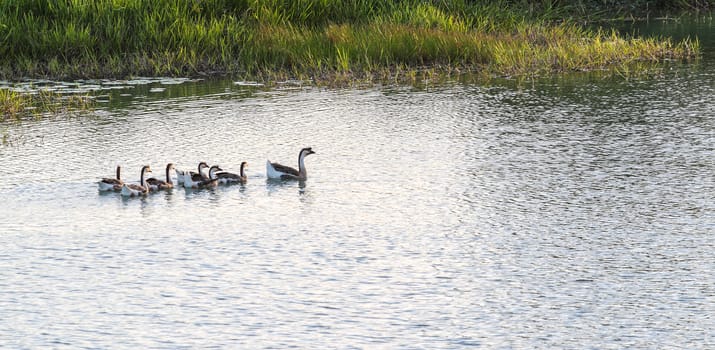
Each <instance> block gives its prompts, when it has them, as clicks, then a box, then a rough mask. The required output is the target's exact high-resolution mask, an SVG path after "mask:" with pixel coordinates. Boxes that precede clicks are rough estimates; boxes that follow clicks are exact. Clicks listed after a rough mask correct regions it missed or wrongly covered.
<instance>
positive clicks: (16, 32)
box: [0, 0, 699, 80]
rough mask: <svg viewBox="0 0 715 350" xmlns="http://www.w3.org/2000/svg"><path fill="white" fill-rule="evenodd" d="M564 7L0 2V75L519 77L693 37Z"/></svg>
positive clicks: (668, 54)
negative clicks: (636, 29) (608, 28)
mask: <svg viewBox="0 0 715 350" xmlns="http://www.w3.org/2000/svg"><path fill="white" fill-rule="evenodd" d="M683 1H685V0H683ZM604 3H605V2H604ZM577 4H579V3H578V2H577ZM572 6H574V5H573V4H572V3H571V2H560V1H556V0H553V1H548V0H542V1H468V0H451V1H450V0H440V1H437V0H435V1H418V0H403V1H389V0H387V1H379V0H355V1H338V0H242V1H241V0H190V1H178V0H96V1H91V0H61V1H55V0H5V1H2V2H0V57H3V58H4V59H3V63H2V65H0V78H4V79H18V78H25V77H50V78H54V79H68V78H123V77H128V76H198V75H232V76H239V77H245V78H250V79H261V80H270V79H274V78H278V77H299V78H301V77H302V78H312V79H333V78H335V77H344V78H346V79H352V78H354V77H363V78H364V77H377V76H389V77H392V76H393V75H394V74H400V73H401V72H403V71H405V70H407V71H412V72H413V73H411V74H414V72H416V71H428V72H435V71H443V72H457V71H470V72H481V73H483V74H496V75H529V74H543V73H548V72H559V71H572V70H594V69H605V68H613V67H615V68H617V67H619V66H621V65H625V64H630V63H632V62H634V61H649V62H655V61H660V60H663V59H671V58H674V59H689V58H692V57H695V56H696V55H697V53H698V50H699V44H698V42H697V41H691V40H686V41H683V42H677V43H674V42H672V41H670V40H668V39H628V38H623V37H620V36H618V35H616V34H615V33H612V32H608V33H603V32H598V31H589V30H586V29H583V28H582V27H580V26H578V25H575V24H570V23H569V22H568V21H560V22H553V21H552V20H553V19H554V18H559V16H561V17H563V16H566V15H567V13H566V12H564V11H570V10H569V9H570V8H571V7H572ZM430 74H431V73H430ZM331 77H332V78H331Z"/></svg>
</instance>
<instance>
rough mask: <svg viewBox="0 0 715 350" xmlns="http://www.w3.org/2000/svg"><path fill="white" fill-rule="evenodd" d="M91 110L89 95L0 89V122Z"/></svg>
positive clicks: (91, 104) (91, 100)
mask: <svg viewBox="0 0 715 350" xmlns="http://www.w3.org/2000/svg"><path fill="white" fill-rule="evenodd" d="M93 108H94V100H93V99H92V98H91V97H90V96H89V95H77V94H73V95H66V94H60V93H58V92H55V91H49V90H37V91H36V92H32V93H28V92H17V91H13V90H8V89H0V121H8V120H12V121H17V120H22V119H26V118H40V117H42V116H43V115H57V114H63V113H83V112H88V111H91V110H92V109H93Z"/></svg>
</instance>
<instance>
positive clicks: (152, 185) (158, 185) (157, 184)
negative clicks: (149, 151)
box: [146, 163, 174, 191]
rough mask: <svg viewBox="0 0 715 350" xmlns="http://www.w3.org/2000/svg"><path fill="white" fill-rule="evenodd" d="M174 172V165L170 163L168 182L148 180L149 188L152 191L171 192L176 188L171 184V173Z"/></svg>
mask: <svg viewBox="0 0 715 350" xmlns="http://www.w3.org/2000/svg"><path fill="white" fill-rule="evenodd" d="M172 170H174V163H169V164H167V165H166V181H162V180H159V179H157V178H154V177H152V178H148V179H146V183H147V186H148V187H149V189H150V190H152V191H158V190H170V189H172V188H174V183H173V182H171V175H170V174H171V171H172Z"/></svg>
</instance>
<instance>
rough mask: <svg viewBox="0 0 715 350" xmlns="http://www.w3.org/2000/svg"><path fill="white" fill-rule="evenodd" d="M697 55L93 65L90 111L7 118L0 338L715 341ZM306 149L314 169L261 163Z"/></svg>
mask: <svg viewBox="0 0 715 350" xmlns="http://www.w3.org/2000/svg"><path fill="white" fill-rule="evenodd" d="M700 26H701V27H703V28H700V29H699V30H700V31H701V32H700V33H706V34H707V33H711V32H712V30H711V29H712V24H711V23H704V24H702V23H701V24H700ZM668 28H670V29H673V28H672V27H668ZM708 28H710V29H708ZM673 30H675V31H677V30H678V29H677V28H675V29H673ZM686 34H687V33H686ZM701 40H702V42H703V45H704V46H706V48H707V49H708V50H712V48H713V41H712V37H708V36H707V35H701ZM708 40H709V41H708ZM708 52H709V53H708V54H707V55H706V56H705V57H704V59H703V60H702V61H701V62H698V63H695V64H690V65H687V66H685V67H681V66H674V67H669V68H667V69H666V71H665V73H664V74H663V76H662V77H660V78H658V79H648V80H622V79H604V78H599V77H587V76H577V77H568V78H563V77H561V78H554V79H553V80H550V79H547V80H543V81H539V82H536V83H534V84H528V85H527V86H521V87H519V86H515V85H514V84H512V83H509V82H505V83H495V84H493V85H490V86H474V85H460V84H454V85H448V86H440V87H435V88H411V87H401V88H396V87H376V88H370V89H360V90H352V89H351V90H329V89H319V88H305V87H301V86H299V85H297V84H286V85H283V86H281V87H280V88H278V89H273V90H270V91H265V90H263V89H261V88H260V87H254V86H247V85H250V84H234V82H231V81H215V82H193V81H182V80H178V81H130V82H101V81H98V82H83V83H82V84H81V86H82V87H84V88H86V87H87V86H90V87H91V88H92V89H96V90H99V92H98V93H99V94H100V95H102V97H100V101H101V102H100V103H99V108H98V109H99V110H98V112H97V116H96V117H75V118H54V119H52V120H42V121H31V122H23V123H21V124H3V125H2V128H3V130H4V132H5V134H6V135H9V139H10V141H11V142H10V143H9V144H7V145H5V146H2V147H0V164H2V170H0V176H2V179H1V180H0V200H1V201H2V202H3V204H2V206H1V207H0V215H1V217H2V221H1V222H0V312H1V313H2V317H0V344H2V345H0V347H3V348H68V349H69V348H72V349H75V348H131V349H134V348H159V349H176V348H287V347H298V348H316V347H317V348H428V349H454V348H467V347H481V348H489V349H491V348H575V349H584V348H597V349H623V348H689V349H692V348H714V347H715V333H713V329H715V319H714V318H713V315H715V254H713V252H714V251H715V249H714V248H715V200H713V199H714V197H715V176H714V175H713V174H715V163H714V158H715V98H714V96H715V62H714V61H713V60H712V59H710V58H708V57H712V55H711V54H710V52H712V51H708ZM708 55H710V56H708ZM17 88H22V87H21V86H20V87H17ZM64 88H67V89H72V88H73V86H71V85H68V86H65V87H64ZM304 146H312V147H313V149H314V150H315V151H316V152H317V154H315V155H312V156H310V157H309V158H307V161H306V163H307V166H308V171H309V179H308V180H307V181H306V182H304V183H297V182H285V183H280V182H278V183H275V182H267V181H266V178H265V161H266V159H271V160H272V161H280V162H283V163H287V164H291V165H296V163H297V159H296V158H297V153H298V150H299V149H300V148H301V147H304ZM244 160H246V161H248V162H249V166H250V167H249V170H248V174H249V181H248V183H247V184H246V185H245V186H230V187H222V188H219V189H216V190H198V191H186V190H184V189H176V190H173V191H171V192H165V193H159V194H152V195H150V196H148V197H146V198H142V199H124V198H121V197H120V196H118V195H115V194H114V193H111V194H100V193H98V192H97V190H96V181H97V180H98V179H99V178H101V177H105V176H111V175H113V173H114V167H115V166H116V165H117V164H121V165H122V166H123V167H124V169H125V172H124V177H125V178H126V179H129V180H132V181H136V180H137V179H138V176H139V169H140V167H141V166H142V165H144V164H150V165H151V166H152V168H153V169H154V170H155V172H154V175H156V176H163V168H164V166H165V165H166V163H167V162H174V163H176V164H177V166H178V167H180V168H194V167H195V166H196V164H197V163H198V162H199V161H207V162H209V163H211V164H220V165H221V166H222V167H223V168H224V169H227V170H234V171H237V170H238V165H239V164H240V162H241V161H244Z"/></svg>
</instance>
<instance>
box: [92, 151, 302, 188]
mask: <svg viewBox="0 0 715 350" xmlns="http://www.w3.org/2000/svg"><path fill="white" fill-rule="evenodd" d="M314 153H315V152H314V151H313V150H312V148H311V147H306V148H303V149H301V150H300V152H299V153H298V169H297V170H296V169H295V168H292V167H289V166H286V165H282V164H278V163H272V162H271V161H270V160H269V161H266V176H267V177H268V178H269V179H280V180H305V179H307V177H308V172H307V171H306V169H305V157H307V156H309V155H311V154H314ZM247 166H248V163H247V162H242V163H241V167H240V170H239V173H238V174H236V173H231V172H227V171H223V169H221V167H220V166H218V165H212V166H209V165H208V164H207V163H206V162H200V163H199V165H198V167H197V169H196V170H197V172H193V171H184V170H179V169H177V168H176V167H175V166H174V163H169V164H167V165H166V174H165V175H166V180H161V179H157V178H154V177H151V178H148V179H147V178H146V176H147V173H151V172H152V170H151V167H150V166H149V165H145V166H143V167H142V168H141V172H140V175H139V184H133V183H132V184H130V183H125V182H124V181H122V179H121V166H117V174H116V178H103V179H101V180H100V181H99V182H98V183H97V186H98V188H99V190H100V191H114V192H120V193H121V194H122V196H126V197H135V196H145V195H147V194H148V193H149V192H151V191H160V190H169V189H172V188H174V186H183V187H184V188H214V187H217V186H218V185H219V184H224V185H230V184H245V183H246V180H247V177H246V173H245V170H246V167H247ZM207 169H208V171H207ZM172 171H173V172H174V173H175V174H176V185H175V184H174V180H173V178H172V176H171V174H172Z"/></svg>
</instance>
